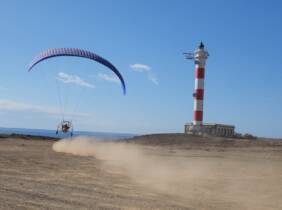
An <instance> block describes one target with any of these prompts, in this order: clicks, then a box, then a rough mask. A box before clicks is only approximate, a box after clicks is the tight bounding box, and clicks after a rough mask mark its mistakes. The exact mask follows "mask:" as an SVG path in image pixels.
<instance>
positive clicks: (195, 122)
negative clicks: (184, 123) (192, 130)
mask: <svg viewBox="0 0 282 210" xmlns="http://www.w3.org/2000/svg"><path fill="white" fill-rule="evenodd" d="M202 124H203V121H195V120H193V125H202Z"/></svg>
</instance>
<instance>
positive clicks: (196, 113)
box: [194, 111, 203, 121]
mask: <svg viewBox="0 0 282 210" xmlns="http://www.w3.org/2000/svg"><path fill="white" fill-rule="evenodd" d="M194 121H203V111H194Z"/></svg>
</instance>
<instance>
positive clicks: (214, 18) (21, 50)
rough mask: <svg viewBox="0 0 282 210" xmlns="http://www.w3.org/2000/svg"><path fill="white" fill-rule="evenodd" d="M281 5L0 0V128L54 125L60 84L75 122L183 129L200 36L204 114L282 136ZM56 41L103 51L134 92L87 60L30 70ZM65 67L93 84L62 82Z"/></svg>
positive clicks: (78, 125) (118, 128) (103, 127)
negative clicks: (204, 56) (192, 57)
mask: <svg viewBox="0 0 282 210" xmlns="http://www.w3.org/2000/svg"><path fill="white" fill-rule="evenodd" d="M281 10H282V3H281V2H280V1H229V2H227V1H188V0H183V1H181V0H176V1H157V0H154V1H141V0H140V1H137V0H131V1H126V0H120V1H114V0H103V1H102V0H101V1H94V0H93V1H83V0H82V1H76V2H71V3H70V1H63V0H61V1H51V0H50V1H1V3H0V25H1V39H0V46H1V47H0V55H1V62H0V72H1V75H2V76H1V77H0V126H1V127H24V128H47V129H55V128H56V125H57V123H58V122H59V121H60V120H61V114H60V103H59V99H58V91H57V85H56V84H58V83H59V85H58V86H59V88H60V90H61V91H60V92H61V95H63V97H64V98H65V100H66V101H67V102H66V103H67V106H69V107H70V108H69V110H68V112H69V113H72V112H76V116H75V118H76V119H75V125H74V126H75V129H78V130H90V131H113V132H131V133H157V132H183V130H184V129H183V126H184V124H185V123H186V122H190V121H192V114H193V98H192V92H193V88H194V64H193V62H192V61H188V60H185V59H184V57H183V55H182V53H183V52H191V51H193V50H194V49H195V48H196V47H197V45H198V44H199V42H200V41H201V40H202V41H203V42H204V43H205V45H206V48H207V49H208V51H209V53H210V57H209V59H208V61H207V66H206V85H205V102H204V121H205V122H210V123H214V122H215V123H226V124H234V125H235V126H236V129H237V131H239V132H243V133H245V132H249V133H253V134H255V135H259V136H270V137H282V110H281V107H282V94H281V91H282V83H281V79H282V71H281V66H282V53H281V49H282V41H281V37H282V27H281V21H282V13H281ZM55 47H75V48H82V49H86V50H90V51H93V52H96V53H97V54H99V55H101V56H103V57H105V58H107V59H108V60H110V61H111V62H112V63H113V64H114V65H115V66H116V67H117V68H118V69H119V70H120V72H121V73H122V74H123V76H124V79H125V81H126V84H127V89H128V94H127V95H126V96H123V95H122V91H121V87H120V85H119V84H118V83H117V82H116V81H115V79H114V75H112V74H111V72H110V71H109V70H108V69H106V68H105V67H103V66H101V65H99V64H97V63H94V62H91V61H88V60H85V59H77V58H54V59H52V60H51V59H50V60H48V61H45V62H42V63H41V64H39V65H38V66H36V68H35V69H34V71H33V72H31V73H27V67H28V65H29V63H30V61H31V60H32V59H33V58H34V56H35V55H36V54H37V53H39V52H40V51H42V50H44V49H47V48H55ZM134 64H142V65H145V67H144V66H143V68H142V66H141V68H139V69H138V68H137V69H136V68H135V69H134V68H133V67H134ZM135 67H136V65H135ZM137 67H138V66H137ZM139 67H140V66H139ZM137 70H139V71H137ZM140 70H142V72H140ZM60 73H64V74H65V75H67V76H69V77H75V76H76V78H77V77H79V79H81V80H82V81H83V82H85V83H87V84H91V85H93V86H95V88H89V87H85V86H81V85H80V86H79V85H77V84H73V83H71V84H66V83H62V82H60V81H59V80H57V79H58V75H59V74H60ZM61 75H62V74H61ZM56 78H57V79H56ZM109 80H111V81H109ZM56 81H57V82H56ZM80 82H81V81H80ZM77 104H78V105H77ZM67 106H66V107H67ZM76 106H77V107H78V108H77V109H76V108H74V107H76Z"/></svg>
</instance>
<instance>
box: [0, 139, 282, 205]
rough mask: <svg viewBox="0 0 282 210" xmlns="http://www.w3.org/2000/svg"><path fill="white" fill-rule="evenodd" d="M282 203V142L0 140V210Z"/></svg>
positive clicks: (220, 140)
mask: <svg viewBox="0 0 282 210" xmlns="http://www.w3.org/2000/svg"><path fill="white" fill-rule="evenodd" d="M183 138H184V139H183ZM177 139H178V140H177ZM53 149H55V150H56V151H57V152H56V151H54V150H53ZM281 198H282V142H281V143H279V142H278V143H277V142H269V143H265V141H256V142H254V141H247V140H239V141H231V140H223V139H216V140H213V141H208V140H207V139H197V138H194V139H193V138H190V139H187V137H186V136H173V135H170V136H169V135H165V136H162V135H159V136H158V135H156V136H147V137H140V138H136V139H134V141H133V143H124V142H120V143H106V144H104V143H97V142H92V141H91V139H84V138H78V139H74V140H73V141H62V142H60V141H59V142H56V143H55V145H54V141H48V140H27V139H21V138H17V139H15V138H3V139H0V209H5V210H6V209H219V210H220V209H222V210H223V209H231V210H232V209H256V210H257V209H258V210H259V209H282V199H281Z"/></svg>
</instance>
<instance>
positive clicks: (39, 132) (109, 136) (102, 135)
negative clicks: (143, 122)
mask: <svg viewBox="0 0 282 210" xmlns="http://www.w3.org/2000/svg"><path fill="white" fill-rule="evenodd" d="M13 133H14V134H22V135H33V136H46V137H55V138H67V137H70V135H69V134H63V133H59V134H58V135H56V131H55V130H45V129H29V128H1V127H0V134H13ZM73 136H74V137H75V136H89V137H95V138H99V139H105V140H118V139H127V138H131V137H133V136H136V134H130V133H111V132H91V131H75V132H74V135H73Z"/></svg>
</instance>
